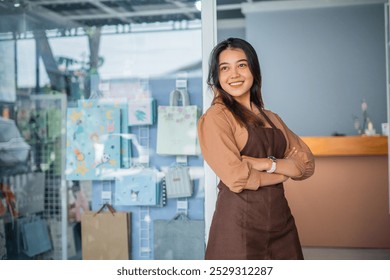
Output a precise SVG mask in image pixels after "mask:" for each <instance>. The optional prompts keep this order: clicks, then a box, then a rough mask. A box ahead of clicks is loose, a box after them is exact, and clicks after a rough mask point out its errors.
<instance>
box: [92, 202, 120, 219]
mask: <svg viewBox="0 0 390 280" xmlns="http://www.w3.org/2000/svg"><path fill="white" fill-rule="evenodd" d="M106 207H107V209H108V210H109V211H110V212H111V214H112V215H113V216H115V212H116V211H115V209H114V207H112V205H111V204H108V203H104V204H103V206H102V207H101V208H100V209H99V211H97V212H96V213H95V214H94V215H93V216H94V217H95V216H96V215H97V214H99V213H100V212H102V211H103V209H104V208H106Z"/></svg>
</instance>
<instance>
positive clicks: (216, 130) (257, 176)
mask: <svg viewBox="0 0 390 280" xmlns="http://www.w3.org/2000/svg"><path fill="white" fill-rule="evenodd" d="M208 84H209V86H210V87H211V89H212V91H213V93H214V99H213V102H212V105H211V107H210V108H209V109H208V110H207V111H206V112H205V113H204V114H203V116H202V117H201V118H200V120H199V122H198V136H199V142H200V146H201V150H202V154H203V157H204V159H205V160H206V162H207V163H208V164H209V165H210V167H211V168H212V169H213V171H214V172H215V173H216V175H217V176H218V177H219V178H220V180H221V181H220V183H219V184H218V189H219V193H218V198H217V203H216V209H215V212H214V216H213V220H212V224H211V228H210V233H209V240H208V243H207V248H206V256H205V258H206V259H303V254H302V249H301V245H300V241H299V237H298V232H297V228H296V226H295V221H294V218H293V216H292V215H291V211H290V208H289V206H288V203H287V200H286V198H285V195H284V189H283V182H285V181H286V180H288V179H289V178H291V179H294V180H303V179H306V178H308V177H310V176H311V175H312V174H313V173H314V157H313V154H312V153H311V151H310V149H309V148H308V147H307V145H306V144H305V143H304V142H303V141H302V140H301V139H300V138H299V137H298V136H297V135H295V134H294V133H293V132H292V131H291V130H290V129H289V128H288V127H287V126H286V125H285V123H284V122H283V121H282V120H281V118H280V117H279V116H278V115H276V114H275V113H273V112H271V111H269V110H266V109H264V104H263V100H262V94H261V73H260V65H259V60H258V57H257V54H256V51H255V50H254V48H253V47H252V46H251V45H250V44H249V43H248V42H246V41H245V40H242V39H238V38H229V39H227V40H225V41H222V42H221V43H219V44H218V45H217V46H216V47H215V48H214V49H213V51H212V53H211V56H210V71H209V75H208Z"/></svg>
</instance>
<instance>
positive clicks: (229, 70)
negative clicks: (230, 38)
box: [218, 48, 253, 108]
mask: <svg viewBox="0 0 390 280" xmlns="http://www.w3.org/2000/svg"><path fill="white" fill-rule="evenodd" d="M218 78H219V82H220V84H221V87H222V89H223V90H224V91H226V92H227V93H228V94H229V95H231V96H232V97H233V98H234V99H235V100H236V101H237V102H239V103H241V104H242V105H244V106H246V107H247V108H250V88H251V87H252V84H253V75H252V72H251V71H250V69H249V64H248V60H247V57H246V55H245V53H244V51H243V50H241V49H237V48H236V49H231V48H229V49H225V50H223V51H222V52H221V53H220V55H219V77H218Z"/></svg>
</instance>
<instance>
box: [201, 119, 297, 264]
mask: <svg viewBox="0 0 390 280" xmlns="http://www.w3.org/2000/svg"><path fill="white" fill-rule="evenodd" d="M261 113H262V115H263V116H264V117H265V118H266V120H267V121H268V122H269V124H270V125H271V128H265V127H250V128H249V129H248V141H247V143H246V145H245V147H244V148H243V149H242V151H241V155H247V156H251V157H259V158H264V157H268V156H271V155H272V156H275V157H276V158H283V156H284V151H285V149H286V139H285V138H284V135H283V133H282V131H281V130H279V129H278V128H276V126H275V125H274V124H273V123H272V122H271V120H270V119H269V118H268V117H267V116H266V115H265V113H264V112H262V111H261ZM218 189H219V193H218V198H217V202H216V209H215V212H214V216H213V220H212V223H211V227H210V233H209V240H208V243H207V248H206V256H205V259H214V260H215V259H217V260H227V259H233V260H255V259H276V260H282V259H303V254H302V249H301V244H300V242H299V237H298V232H297V228H296V226H295V221H294V218H293V216H292V215H291V211H290V208H289V206H288V203H287V200H286V198H285V195H284V188H283V183H280V184H276V185H271V186H266V187H260V188H258V190H256V191H252V190H244V191H242V192H240V193H234V192H232V191H230V190H229V188H228V187H227V186H226V185H225V184H224V183H223V182H222V181H221V182H220V183H219V184H218Z"/></svg>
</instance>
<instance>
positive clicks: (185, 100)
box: [169, 89, 190, 106]
mask: <svg viewBox="0 0 390 280" xmlns="http://www.w3.org/2000/svg"><path fill="white" fill-rule="evenodd" d="M179 96H181V101H182V102H181V103H182V106H188V105H190V101H189V97H188V93H187V91H186V90H181V89H174V90H173V91H171V93H170V94H169V105H170V106H179Z"/></svg>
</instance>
